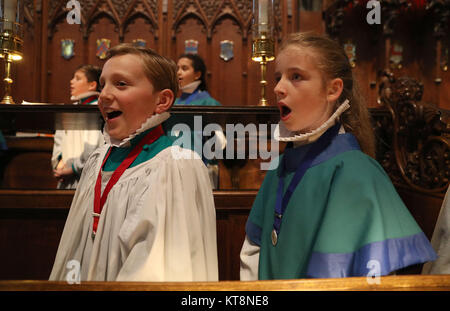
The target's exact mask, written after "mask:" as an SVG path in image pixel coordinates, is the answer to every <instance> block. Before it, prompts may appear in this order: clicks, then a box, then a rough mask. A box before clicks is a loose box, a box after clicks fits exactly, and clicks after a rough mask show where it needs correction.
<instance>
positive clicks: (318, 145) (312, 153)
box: [273, 123, 341, 236]
mask: <svg viewBox="0 0 450 311" xmlns="http://www.w3.org/2000/svg"><path fill="white" fill-rule="evenodd" d="M340 127H341V124H340V123H337V124H336V125H334V126H333V127H331V128H330V129H328V130H327V131H326V132H325V133H324V134H323V135H322V136H320V138H319V139H318V140H317V141H316V142H315V143H313V145H312V146H311V148H310V149H309V150H308V152H307V154H306V155H305V158H304V160H303V161H302V163H301V164H300V165H299V167H298V168H297V170H296V171H295V175H294V177H293V178H292V180H291V182H290V184H289V186H288V189H287V190H286V193H285V194H284V195H283V189H284V175H285V173H284V161H285V158H284V157H283V160H282V161H283V163H282V165H281V174H280V179H279V181H278V189H277V201H276V203H275V218H274V222H273V228H274V230H275V231H276V233H277V236H278V235H279V234H280V227H281V221H282V218H283V214H284V211H285V210H286V207H287V205H288V203H289V200H290V199H291V196H292V194H293V193H294V190H295V188H296V187H297V185H298V184H299V183H300V181H301V180H302V178H303V175H305V173H306V171H307V170H308V168H310V167H311V164H312V162H313V161H314V159H315V158H316V157H317V156H318V155H319V154H321V153H322V152H323V151H324V150H325V149H326V148H327V147H328V146H329V145H330V143H331V142H332V141H333V139H334V138H335V137H336V135H337V134H338V133H339V128H340Z"/></svg>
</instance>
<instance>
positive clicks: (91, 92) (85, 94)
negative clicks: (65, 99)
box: [70, 91, 100, 103]
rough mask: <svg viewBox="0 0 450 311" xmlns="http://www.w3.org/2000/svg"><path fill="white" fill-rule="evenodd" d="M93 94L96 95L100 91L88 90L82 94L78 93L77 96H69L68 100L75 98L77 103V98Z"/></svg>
mask: <svg viewBox="0 0 450 311" xmlns="http://www.w3.org/2000/svg"><path fill="white" fill-rule="evenodd" d="M93 95H97V96H98V95H100V93H99V92H97V91H90V92H86V93H83V94H80V95H77V96H71V97H70V100H76V101H77V103H78V101H79V100H81V99H84V98H87V97H89V96H93Z"/></svg>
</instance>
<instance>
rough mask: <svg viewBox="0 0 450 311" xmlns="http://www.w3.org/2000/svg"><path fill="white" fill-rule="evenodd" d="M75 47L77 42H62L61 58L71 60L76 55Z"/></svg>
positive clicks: (64, 40) (67, 40) (66, 40)
mask: <svg viewBox="0 0 450 311" xmlns="http://www.w3.org/2000/svg"><path fill="white" fill-rule="evenodd" d="M74 45H75V41H74V40H71V39H63V40H61V56H62V57H63V58H64V59H71V58H72V57H73V56H74V55H75V52H74Z"/></svg>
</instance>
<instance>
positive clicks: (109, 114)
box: [106, 110, 122, 120]
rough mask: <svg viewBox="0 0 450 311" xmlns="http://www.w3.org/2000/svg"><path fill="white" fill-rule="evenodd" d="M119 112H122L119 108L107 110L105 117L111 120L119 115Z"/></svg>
mask: <svg viewBox="0 0 450 311" xmlns="http://www.w3.org/2000/svg"><path fill="white" fill-rule="evenodd" d="M121 114H122V111H119V110H115V111H110V112H107V113H106V118H107V119H108V120H112V119H115V118H117V117H118V116H120V115H121Z"/></svg>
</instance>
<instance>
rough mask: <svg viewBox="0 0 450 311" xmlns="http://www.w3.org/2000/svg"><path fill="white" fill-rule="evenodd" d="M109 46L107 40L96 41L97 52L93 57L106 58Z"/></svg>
mask: <svg viewBox="0 0 450 311" xmlns="http://www.w3.org/2000/svg"><path fill="white" fill-rule="evenodd" d="M110 46H111V40H109V39H97V52H96V53H95V55H96V56H97V57H98V58H100V59H105V58H106V53H107V52H108V50H109V48H110Z"/></svg>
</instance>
